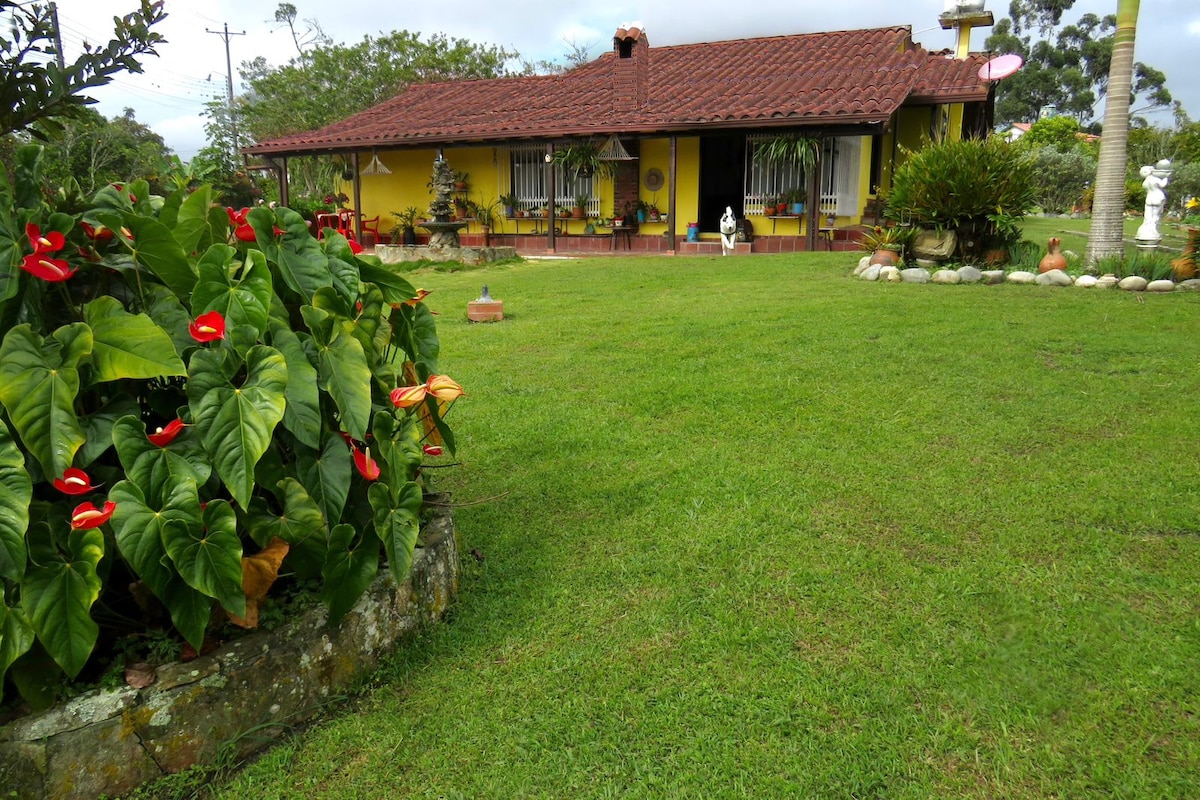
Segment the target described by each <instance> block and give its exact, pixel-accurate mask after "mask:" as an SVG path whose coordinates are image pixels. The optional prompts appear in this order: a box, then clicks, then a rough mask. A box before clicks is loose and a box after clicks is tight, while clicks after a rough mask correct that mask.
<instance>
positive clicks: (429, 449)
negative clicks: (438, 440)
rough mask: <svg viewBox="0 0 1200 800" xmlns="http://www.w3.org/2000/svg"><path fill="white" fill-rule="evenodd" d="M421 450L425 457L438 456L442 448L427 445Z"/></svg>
mask: <svg viewBox="0 0 1200 800" xmlns="http://www.w3.org/2000/svg"><path fill="white" fill-rule="evenodd" d="M422 449H423V450H424V451H425V455H427V456H440V455H441V454H442V448H440V447H438V446H437V445H436V444H427V445H425V446H424V447H423V448H422Z"/></svg>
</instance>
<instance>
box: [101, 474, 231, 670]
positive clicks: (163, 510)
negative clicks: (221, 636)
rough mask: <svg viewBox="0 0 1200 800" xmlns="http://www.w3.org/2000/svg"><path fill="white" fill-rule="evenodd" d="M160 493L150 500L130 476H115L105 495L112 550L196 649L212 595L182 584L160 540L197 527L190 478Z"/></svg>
mask: <svg viewBox="0 0 1200 800" xmlns="http://www.w3.org/2000/svg"><path fill="white" fill-rule="evenodd" d="M164 495H165V496H164V497H163V499H162V501H161V502H156V503H154V504H153V505H150V504H148V503H147V502H146V497H145V495H144V494H143V493H142V490H141V489H140V488H139V487H138V486H137V484H135V483H133V482H132V481H121V482H120V483H118V484H117V485H116V486H114V487H113V488H112V491H110V492H109V495H108V498H109V499H110V500H112V501H113V502H114V503H116V504H117V508H116V511H115V512H113V519H112V524H113V529H114V530H115V531H116V539H117V549H119V550H120V551H121V555H122V556H124V558H125V560H126V561H127V562H128V563H129V565H130V566H131V567H133V571H134V572H135V573H136V574H137V576H138V577H139V578H141V579H142V581H143V582H145V584H146V586H148V587H150V591H152V592H153V593H154V595H155V597H157V598H158V599H159V600H161V601H162V603H163V605H164V606H165V607H166V609H167V613H169V614H170V615H171V621H172V622H173V623H174V624H175V627H176V628H177V629H178V630H179V632H180V633H182V634H183V637H184V638H185V639H187V640H188V642H189V643H190V644H191V645H192V646H193V647H195V648H196V649H197V650H199V649H200V646H201V644H202V643H203V642H204V628H205V626H206V625H207V624H208V618H209V613H210V611H211V609H212V600H210V599H209V598H208V597H206V596H205V595H204V594H202V593H201V592H199V591H198V590H196V589H194V588H192V587H191V586H189V585H188V584H187V582H186V581H185V580H184V579H183V576H181V575H180V574H179V570H177V569H176V568H175V565H174V563H173V562H172V561H171V559H170V558H169V557H168V555H167V549H166V545H165V544H164V542H165V541H166V540H167V539H173V540H181V541H182V540H185V539H187V530H188V529H192V530H196V531H199V530H201V529H202V524H201V521H200V498H199V496H198V495H197V493H196V484H195V482H193V481H192V480H191V479H190V478H181V479H178V480H176V481H174V482H173V483H171V484H170V485H169V486H168V487H167V491H166V492H164Z"/></svg>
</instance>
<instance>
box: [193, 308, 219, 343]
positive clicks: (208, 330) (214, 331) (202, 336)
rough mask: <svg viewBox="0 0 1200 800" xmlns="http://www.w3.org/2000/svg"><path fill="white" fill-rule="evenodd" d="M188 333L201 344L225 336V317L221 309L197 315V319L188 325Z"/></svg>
mask: <svg viewBox="0 0 1200 800" xmlns="http://www.w3.org/2000/svg"><path fill="white" fill-rule="evenodd" d="M188 333H190V334H191V335H192V338H193V339H195V340H196V341H197V342H200V343H201V344H203V343H205V342H212V341H216V340H217V339H224V338H225V318H224V317H222V316H221V312H220V311H209V312H208V313H207V314H201V315H200V316H198V317H196V321H195V322H193V323H192V324H191V325H188Z"/></svg>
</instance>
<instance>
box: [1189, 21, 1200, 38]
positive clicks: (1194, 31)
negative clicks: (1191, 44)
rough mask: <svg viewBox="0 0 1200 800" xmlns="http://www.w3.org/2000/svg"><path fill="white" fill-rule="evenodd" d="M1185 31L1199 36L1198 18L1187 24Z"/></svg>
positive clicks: (1199, 22) (1199, 25) (1199, 24)
mask: <svg viewBox="0 0 1200 800" xmlns="http://www.w3.org/2000/svg"><path fill="white" fill-rule="evenodd" d="M1187 32H1188V33H1190V34H1191V35H1192V36H1200V19H1198V20H1196V21H1195V22H1193V23H1192V24H1190V25H1188V29H1187Z"/></svg>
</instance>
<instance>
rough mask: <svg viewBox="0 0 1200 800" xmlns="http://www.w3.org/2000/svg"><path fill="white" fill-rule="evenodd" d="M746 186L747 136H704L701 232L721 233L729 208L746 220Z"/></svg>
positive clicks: (701, 157) (701, 168)
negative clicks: (724, 217) (725, 214)
mask: <svg viewBox="0 0 1200 800" xmlns="http://www.w3.org/2000/svg"><path fill="white" fill-rule="evenodd" d="M745 185H746V137H745V136H740V135H728V136H702V137H700V230H702V231H704V232H706V233H716V232H718V231H719V230H720V225H721V215H722V214H724V213H725V207H726V206H730V207H732V208H733V213H734V214H736V215H737V217H738V219H741V218H742V217H744V216H745V209H744V208H743V207H742V203H743V198H744V197H745Z"/></svg>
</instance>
